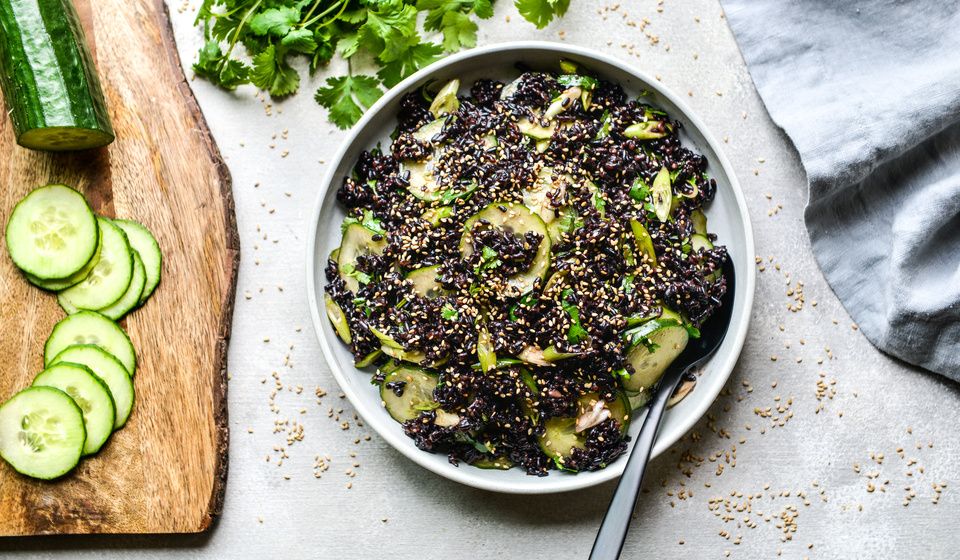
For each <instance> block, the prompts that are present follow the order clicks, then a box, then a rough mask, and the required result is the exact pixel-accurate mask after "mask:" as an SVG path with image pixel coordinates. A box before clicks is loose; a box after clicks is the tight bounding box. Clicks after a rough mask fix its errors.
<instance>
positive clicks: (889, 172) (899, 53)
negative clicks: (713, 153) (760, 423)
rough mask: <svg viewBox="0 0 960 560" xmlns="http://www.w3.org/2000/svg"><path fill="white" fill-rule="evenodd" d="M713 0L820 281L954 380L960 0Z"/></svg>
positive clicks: (957, 354) (867, 325) (885, 343)
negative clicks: (765, 114)
mask: <svg viewBox="0 0 960 560" xmlns="http://www.w3.org/2000/svg"><path fill="white" fill-rule="evenodd" d="M721 3H722V5H723V7H724V10H725V12H726V17H727V20H728V21H729V23H730V27H731V28H732V29H733V33H734V35H735V36H736V38H737V42H738V43H739V45H740V50H741V52H742V53H743V57H744V59H745V60H746V62H747V66H748V67H749V69H750V73H751V75H752V76H753V81H754V83H755V84H756V86H757V89H758V90H759V91H760V96H761V97H762V98H763V101H764V103H765V104H766V106H767V110H768V111H769V112H770V116H771V117H772V118H773V120H774V121H775V122H776V123H777V124H778V125H780V126H781V127H783V129H784V131H785V132H786V133H787V135H789V136H790V138H791V139H792V140H793V143H794V145H796V147H797V151H798V152H799V153H800V158H801V160H802V161H803V165H804V167H805V168H806V170H807V177H808V179H809V182H810V193H809V200H808V203H807V208H806V213H805V219H806V224H807V231H808V232H809V234H810V241H811V243H812V246H813V251H814V255H815V256H816V258H817V261H818V262H819V264H820V267H821V269H822V270H823V272H824V275H825V276H826V278H827V281H828V282H829V283H830V285H831V287H832V288H833V290H834V292H836V294H837V296H838V297H839V298H840V300H841V301H842V302H843V305H844V306H845V307H846V309H847V311H848V312H849V313H850V315H851V316H852V317H853V319H854V320H855V321H856V322H857V323H858V324H859V326H860V329H861V330H862V331H863V333H864V334H865V335H866V337H867V339H869V340H870V341H871V342H872V343H873V344H874V345H876V346H877V347H878V348H880V349H881V350H883V351H885V352H887V353H889V354H892V355H894V356H897V357H898V358H901V359H903V360H905V361H907V362H910V363H912V364H916V365H919V366H922V367H924V368H927V369H929V370H931V371H935V372H938V373H941V374H943V375H946V376H947V377H950V378H952V379H954V380H957V381H960V2H956V1H953V0H949V1H944V0H916V1H912V2H908V1H897V0H870V1H864V2H845V1H841V0H721Z"/></svg>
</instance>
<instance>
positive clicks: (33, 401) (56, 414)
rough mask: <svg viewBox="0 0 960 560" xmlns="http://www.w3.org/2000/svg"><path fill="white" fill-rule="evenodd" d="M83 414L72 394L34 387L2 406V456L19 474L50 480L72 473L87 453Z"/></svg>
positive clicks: (0, 451) (0, 425) (0, 423)
mask: <svg viewBox="0 0 960 560" xmlns="http://www.w3.org/2000/svg"><path fill="white" fill-rule="evenodd" d="M85 440H86V430H85V428H84V426H83V412H82V411H81V410H80V407H79V406H77V403H75V402H74V401H73V399H71V398H70V396H69V395H67V394H66V393H64V392H63V391H60V390H59V389H54V388H52V387H30V388H29V389H24V390H23V391H20V392H19V393H17V394H16V395H14V396H13V398H11V399H10V400H9V401H7V402H5V403H4V404H3V405H2V406H0V457H3V459H4V460H5V461H6V462H8V463H10V466H11V467H13V468H14V470H16V471H17V472H18V473H20V474H24V475H26V476H29V477H33V478H39V479H43V480H50V479H54V478H57V477H60V476H63V475H65V474H67V473H68V472H70V471H71V470H72V469H73V468H74V467H75V466H77V463H79V462H80V457H81V455H82V454H83V447H84V441H85Z"/></svg>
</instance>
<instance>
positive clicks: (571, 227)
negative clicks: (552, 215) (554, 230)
mask: <svg viewBox="0 0 960 560" xmlns="http://www.w3.org/2000/svg"><path fill="white" fill-rule="evenodd" d="M582 227H583V220H582V219H580V215H579V214H577V211H576V210H573V209H570V210H567V211H561V213H560V231H563V232H565V233H573V232H575V231H577V230H578V229H580V228H582Z"/></svg>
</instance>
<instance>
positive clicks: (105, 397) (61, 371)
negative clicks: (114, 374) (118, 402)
mask: <svg viewBox="0 0 960 560" xmlns="http://www.w3.org/2000/svg"><path fill="white" fill-rule="evenodd" d="M33 386H34V387H53V388H54V389H60V390H61V391H63V392H64V393H66V394H68V395H70V398H71V399H73V402H75V403H77V406H79V407H80V410H81V412H83V426H84V429H85V430H86V432H87V439H86V441H84V443H83V454H84V455H92V454H94V453H96V452H97V451H100V448H101V447H103V444H104V443H106V441H107V438H109V437H110V434H112V433H113V423H114V420H116V414H117V409H116V407H115V405H114V404H113V396H112V395H111V394H110V389H108V388H107V384H106V383H104V382H103V380H102V379H100V378H99V377H97V376H96V375H95V374H94V373H93V372H92V371H90V368H88V367H87V366H82V365H80V364H71V363H69V362H61V363H59V364H56V365H53V366H50V367H49V368H47V369H45V370H43V371H42V372H40V373H39V374H38V375H37V377H36V378H35V379H34V380H33Z"/></svg>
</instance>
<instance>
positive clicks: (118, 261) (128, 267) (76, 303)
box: [57, 218, 133, 313]
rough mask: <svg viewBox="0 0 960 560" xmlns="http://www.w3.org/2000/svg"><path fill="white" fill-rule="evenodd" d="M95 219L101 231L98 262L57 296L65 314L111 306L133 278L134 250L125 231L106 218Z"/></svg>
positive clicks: (124, 291)
mask: <svg viewBox="0 0 960 560" xmlns="http://www.w3.org/2000/svg"><path fill="white" fill-rule="evenodd" d="M97 222H98V224H99V225H100V230H101V231H102V232H103V249H102V250H101V251H100V261H99V262H97V266H95V267H93V270H92V271H91V272H90V275H89V276H87V277H86V278H85V279H84V280H83V282H80V283H79V284H77V285H75V286H72V287H70V288H67V289H66V290H64V291H62V292H60V294H59V295H58V296H57V301H58V302H59V303H60V306H61V307H63V309H64V311H66V312H67V313H75V312H76V311H75V310H78V309H103V308H105V307H109V306H111V305H113V304H114V303H116V302H117V301H118V300H119V299H120V298H121V297H123V295H124V294H125V293H126V291H127V288H128V287H129V286H130V280H131V279H132V278H133V251H132V250H131V249H130V244H129V243H128V242H127V234H125V233H123V230H121V229H120V228H118V227H117V226H115V225H113V223H112V222H111V221H110V220H108V219H106V218H97Z"/></svg>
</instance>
